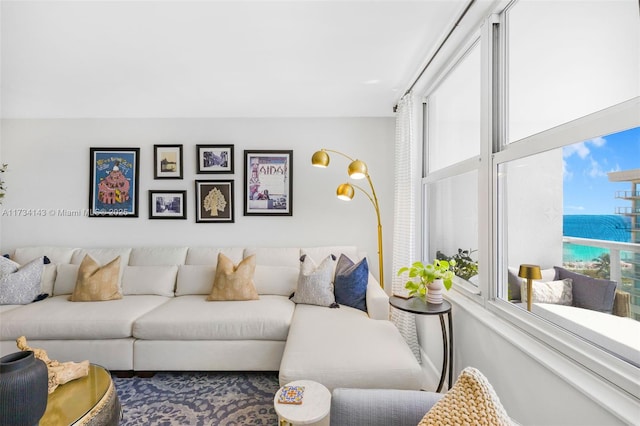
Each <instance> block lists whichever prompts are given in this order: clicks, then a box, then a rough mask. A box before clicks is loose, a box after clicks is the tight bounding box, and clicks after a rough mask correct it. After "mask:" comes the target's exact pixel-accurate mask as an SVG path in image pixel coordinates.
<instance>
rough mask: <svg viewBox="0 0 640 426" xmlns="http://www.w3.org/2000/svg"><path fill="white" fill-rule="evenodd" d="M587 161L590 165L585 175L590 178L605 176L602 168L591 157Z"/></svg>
mask: <svg viewBox="0 0 640 426" xmlns="http://www.w3.org/2000/svg"><path fill="white" fill-rule="evenodd" d="M589 161H591V165H590V167H589V169H588V170H587V175H589V176H591V177H592V178H595V177H606V176H607V174H606V173H605V172H604V170H602V166H601V165H600V163H598V162H597V161H596V160H594V159H593V157H591V158H589Z"/></svg>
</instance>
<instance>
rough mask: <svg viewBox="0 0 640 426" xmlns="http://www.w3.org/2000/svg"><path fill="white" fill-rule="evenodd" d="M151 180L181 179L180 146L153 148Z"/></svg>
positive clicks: (157, 146)
mask: <svg viewBox="0 0 640 426" xmlns="http://www.w3.org/2000/svg"><path fill="white" fill-rule="evenodd" d="M153 178H154V179H182V145H154V146H153Z"/></svg>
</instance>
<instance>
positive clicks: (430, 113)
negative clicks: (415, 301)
mask: <svg viewBox="0 0 640 426" xmlns="http://www.w3.org/2000/svg"><path fill="white" fill-rule="evenodd" d="M480 88H481V87H480V44H479V43H477V42H476V43H473V44H472V45H471V46H470V47H469V48H468V50H466V51H465V52H464V54H463V55H462V56H461V58H459V60H458V61H457V62H456V63H455V64H454V65H453V67H452V68H451V69H450V71H449V72H448V73H447V75H446V76H445V77H444V78H443V79H442V80H441V81H440V82H439V84H438V85H437V87H436V88H435V89H434V90H433V91H432V92H431V93H430V94H429V96H428V97H427V100H426V104H425V106H426V109H425V112H426V113H425V122H426V123H428V124H427V126H426V135H425V140H426V142H427V143H426V149H425V154H426V158H425V162H424V163H425V170H424V179H423V186H424V195H425V203H426V205H427V206H428V208H427V209H426V210H425V217H424V223H425V225H426V226H425V229H427V230H428V238H426V239H425V243H426V247H425V253H426V254H427V255H426V256H425V257H428V259H429V260H431V259H435V258H436V257H437V258H440V259H443V258H444V259H451V258H454V259H456V260H457V264H458V268H457V269H456V270H455V271H456V274H457V276H458V278H457V279H459V280H465V281H468V282H470V283H472V284H474V285H477V279H478V277H477V272H478V257H477V255H478V172H477V169H478V161H477V159H478V158H479V155H480V121H481V111H480Z"/></svg>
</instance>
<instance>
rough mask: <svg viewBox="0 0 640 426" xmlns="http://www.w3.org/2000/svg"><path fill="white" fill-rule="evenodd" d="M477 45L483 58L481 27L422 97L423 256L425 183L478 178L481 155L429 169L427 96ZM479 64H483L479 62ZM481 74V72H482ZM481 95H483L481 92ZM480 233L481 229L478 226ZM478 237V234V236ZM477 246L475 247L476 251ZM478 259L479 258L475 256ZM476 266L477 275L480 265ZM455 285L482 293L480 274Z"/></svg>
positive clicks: (424, 247)
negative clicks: (467, 176) (469, 176)
mask: <svg viewBox="0 0 640 426" xmlns="http://www.w3.org/2000/svg"><path fill="white" fill-rule="evenodd" d="M476 47H477V48H479V49H480V57H481V61H482V57H483V46H482V37H481V32H480V31H475V32H474V33H473V34H472V35H471V36H470V37H469V38H468V39H467V40H466V42H465V43H464V44H463V47H462V48H461V49H460V50H459V53H458V54H456V55H454V56H453V57H452V58H451V60H450V61H449V63H448V65H447V66H446V67H445V68H444V69H443V70H442V72H441V73H440V74H439V76H438V77H437V78H436V79H435V81H434V82H433V84H432V85H430V86H429V87H428V88H427V89H426V90H425V91H424V93H425V95H424V96H423V97H422V129H421V130H422V153H423V155H422V179H421V188H420V196H421V200H422V203H421V206H422V207H421V212H420V217H421V229H422V233H421V239H422V240H421V245H420V250H421V257H422V258H423V259H425V258H427V257H428V256H429V252H430V247H429V234H428V232H429V216H428V215H429V205H428V203H429V200H428V196H427V193H428V185H429V184H432V183H435V182H438V181H441V180H444V179H447V178H452V177H456V176H460V175H463V174H465V173H468V172H472V171H477V172H478V180H479V181H480V163H481V157H482V154H480V155H474V156H472V157H469V158H466V159H464V160H461V161H459V162H457V163H454V164H451V165H449V166H446V167H443V168H441V169H438V170H434V171H429V162H428V156H429V131H428V130H429V129H428V124H427V123H428V118H429V97H430V96H431V94H433V93H434V92H435V91H436V90H438V88H439V87H440V86H441V85H442V83H443V82H444V81H445V80H446V78H447V77H448V76H449V74H450V73H451V72H453V71H455V70H456V69H457V67H458V66H459V65H460V64H461V63H462V62H463V61H464V60H465V58H467V56H468V55H470V54H471V51H472V50H473V49H474V48H476ZM481 67H482V65H481ZM481 78H482V76H481ZM482 86H483V85H482V82H481V93H482ZM481 99H482V96H481ZM480 122H481V127H482V125H483V124H482V123H483V112H482V107H481V112H480ZM482 144H483V141H482V138H481V140H480V151H481V152H482ZM478 203H479V205H478V210H480V200H478ZM478 232H479V233H480V230H478ZM478 241H480V238H479V237H478ZM479 252H480V250H478V253H479ZM478 261H479V259H478ZM478 269H479V274H478V275H479V277H481V275H480V268H478ZM453 283H454V286H455V287H456V288H457V289H458V290H459V291H462V292H464V293H465V294H466V295H467V296H469V297H472V298H475V299H476V300H480V299H479V297H480V295H481V294H482V289H481V283H482V278H480V283H479V284H478V286H477V287H476V286H475V285H473V284H471V283H470V282H468V281H466V280H463V279H462V278H459V277H454V280H453Z"/></svg>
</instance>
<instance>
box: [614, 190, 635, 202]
mask: <svg viewBox="0 0 640 426" xmlns="http://www.w3.org/2000/svg"><path fill="white" fill-rule="evenodd" d="M616 198H623V199H625V200H628V199H631V198H640V191H616Z"/></svg>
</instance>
